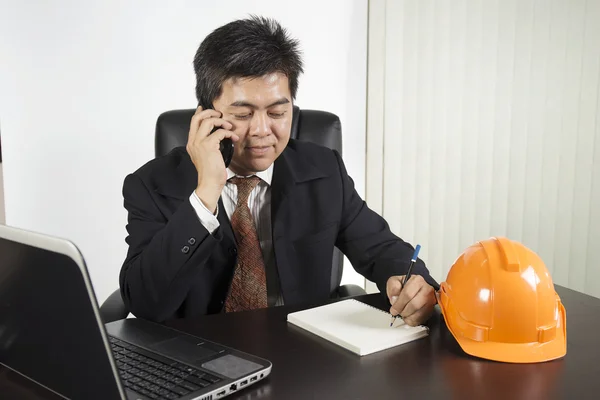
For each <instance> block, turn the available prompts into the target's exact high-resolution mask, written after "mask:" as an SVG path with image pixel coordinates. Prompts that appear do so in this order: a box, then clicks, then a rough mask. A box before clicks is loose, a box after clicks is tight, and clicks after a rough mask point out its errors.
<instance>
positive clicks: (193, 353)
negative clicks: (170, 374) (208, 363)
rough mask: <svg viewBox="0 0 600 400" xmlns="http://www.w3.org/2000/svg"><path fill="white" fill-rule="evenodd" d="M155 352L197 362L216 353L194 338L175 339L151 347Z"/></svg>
mask: <svg viewBox="0 0 600 400" xmlns="http://www.w3.org/2000/svg"><path fill="white" fill-rule="evenodd" d="M150 347H151V348H152V349H153V350H155V351H157V352H159V353H162V354H164V355H165V356H167V357H171V358H179V359H181V360H182V361H188V362H196V361H200V360H203V359H205V358H207V357H210V356H212V355H214V354H217V353H216V352H214V351H212V350H211V349H209V348H208V346H203V342H202V340H201V339H196V338H193V337H175V338H172V339H168V340H163V341H162V342H158V343H154V344H152V345H151V346H150Z"/></svg>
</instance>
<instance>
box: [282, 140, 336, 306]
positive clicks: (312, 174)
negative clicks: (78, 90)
mask: <svg viewBox="0 0 600 400" xmlns="http://www.w3.org/2000/svg"><path fill="white" fill-rule="evenodd" d="M294 142H295V141H294V140H290V144H288V147H286V149H285V150H284V151H283V153H282V154H281V155H280V156H279V157H278V158H277V159H276V160H275V164H274V168H273V181H272V183H271V229H272V236H273V251H274V253H275V265H276V267H277V271H278V274H279V281H280V284H281V290H282V294H283V296H284V301H287V300H288V299H289V298H290V296H294V295H295V293H294V290H296V284H297V283H298V282H297V279H295V278H294V274H293V272H292V270H293V263H294V262H295V260H292V259H291V258H290V257H294V255H293V254H290V252H289V251H288V249H289V246H290V232H292V230H293V227H291V226H289V222H290V221H291V218H290V213H291V212H293V207H294V204H296V203H297V202H301V201H303V200H304V201H306V199H303V198H299V197H300V196H299V195H301V192H300V191H299V190H298V188H299V187H300V186H301V185H302V184H304V183H307V182H309V181H311V180H314V179H319V178H322V177H325V176H327V175H326V174H324V173H323V172H322V171H320V170H319V169H318V168H316V167H315V166H314V165H313V164H312V162H311V161H310V160H309V159H307V158H306V157H304V156H302V155H301V154H299V153H298V152H297V151H296V146H295V143H294Z"/></svg>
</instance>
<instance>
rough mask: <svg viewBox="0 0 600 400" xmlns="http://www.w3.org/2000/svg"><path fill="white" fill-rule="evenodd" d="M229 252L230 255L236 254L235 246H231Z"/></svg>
mask: <svg viewBox="0 0 600 400" xmlns="http://www.w3.org/2000/svg"><path fill="white" fill-rule="evenodd" d="M230 253H231V254H232V255H236V254H237V248H235V247H232V248H231V250H230Z"/></svg>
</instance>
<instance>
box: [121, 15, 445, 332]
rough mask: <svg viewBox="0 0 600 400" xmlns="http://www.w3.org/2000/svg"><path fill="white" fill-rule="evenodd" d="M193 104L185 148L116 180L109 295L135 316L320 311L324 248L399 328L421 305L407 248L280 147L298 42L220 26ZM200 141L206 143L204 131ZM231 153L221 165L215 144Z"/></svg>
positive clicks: (265, 27)
mask: <svg viewBox="0 0 600 400" xmlns="http://www.w3.org/2000/svg"><path fill="white" fill-rule="evenodd" d="M194 69H195V72H196V78H197V84H196V96H197V98H198V101H199V103H200V104H201V105H205V106H208V107H204V108H203V107H198V109H197V111H196V113H195V115H194V116H193V118H192V120H191V123H190V130H189V138H188V143H187V146H186V147H185V148H178V149H175V150H173V151H172V152H171V153H169V154H168V155H166V156H164V157H160V158H158V159H155V160H153V161H150V162H149V163H147V164H146V165H144V166H143V167H141V168H140V169H139V170H137V171H136V172H135V173H133V174H130V175H129V176H127V177H126V179H125V182H124V186H123V196H124V204H125V208H126V209H127V211H128V225H127V230H128V233H129V235H128V237H127V243H128V244H129V251H128V254H127V257H126V259H125V262H124V264H123V267H122V270H121V275H120V284H121V293H122V297H123V299H124V301H125V303H126V304H127V306H128V307H129V309H130V310H131V312H132V313H133V314H134V315H136V316H138V317H141V318H146V319H150V320H154V321H159V322H162V321H165V320H167V319H170V318H175V317H191V316H195V315H202V314H207V313H217V312H222V311H224V312H234V311H241V310H249V309H255V308H261V307H267V306H273V305H280V304H300V303H304V302H314V301H325V300H327V299H328V298H329V295H330V278H331V268H332V253H333V248H334V246H337V247H338V248H339V249H340V250H341V251H342V252H344V253H345V254H346V256H347V257H348V259H349V260H350V261H351V263H352V265H353V266H354V268H355V269H356V270H357V271H358V272H359V273H361V274H362V275H364V276H365V277H366V278H367V279H369V280H371V281H374V282H376V283H377V285H378V287H379V288H380V290H381V291H382V293H385V294H386V295H387V297H388V299H389V300H390V303H391V304H392V308H391V312H392V314H393V315H396V314H398V313H399V314H400V315H401V316H402V317H403V318H404V320H405V321H406V322H407V323H408V324H410V325H416V324H420V323H422V322H424V321H425V320H426V319H427V318H429V316H430V315H431V313H432V310H433V307H434V305H435V302H436V300H435V295H434V287H435V288H437V287H438V286H437V283H436V282H435V281H434V280H433V279H432V278H431V276H430V275H429V272H428V270H427V268H426V267H425V265H424V263H423V262H422V261H421V260H419V261H418V263H417V264H416V265H415V267H414V268H413V273H414V275H412V276H411V278H410V279H409V281H408V282H407V284H406V286H405V287H404V288H403V289H402V290H401V283H400V282H401V279H402V278H403V274H405V273H406V270H407V267H408V263H409V261H410V258H411V256H412V252H413V248H412V247H411V246H410V245H409V244H407V243H405V242H404V241H402V240H401V239H399V238H398V237H396V236H394V235H393V234H392V233H391V232H390V230H389V227H388V225H387V223H386V222H385V221H384V220H383V219H382V218H381V217H380V216H379V215H377V214H376V213H374V212H373V211H371V210H370V209H369V208H368V207H367V205H366V204H365V202H364V201H363V200H361V198H360V197H359V196H358V194H357V192H356V191H355V189H354V184H353V181H352V179H351V178H350V177H349V176H348V174H347V173H346V169H345V167H344V163H343V161H342V159H341V157H340V155H339V154H338V153H337V152H335V151H332V150H330V149H327V148H324V147H320V146H317V145H314V144H310V143H303V142H297V141H295V140H291V139H290V131H291V123H292V104H293V101H294V99H295V96H296V91H297V88H298V76H299V75H300V74H301V73H302V61H301V57H300V54H299V51H298V43H297V42H296V41H295V40H292V39H290V38H289V37H288V35H287V33H286V31H285V30H284V29H282V28H281V26H280V25H279V24H278V23H277V22H275V21H272V20H268V19H264V18H257V17H253V18H249V19H245V20H238V21H234V22H231V23H229V24H227V25H224V26H222V27H220V28H218V29H216V30H215V31H214V32H212V33H211V34H210V35H209V36H207V37H206V39H205V40H204V41H203V42H202V44H201V45H200V47H199V49H198V51H197V53H196V56H195V59H194ZM215 128H216V129H217V130H216V131H214V133H211V132H212V131H213V130H214V129H215ZM224 139H231V140H232V141H233V143H234V154H233V158H232V161H231V164H230V165H229V167H228V168H226V167H225V164H224V160H223V156H222V155H221V152H220V151H219V145H220V142H221V141H223V140H224Z"/></svg>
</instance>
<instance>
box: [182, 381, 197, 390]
mask: <svg viewBox="0 0 600 400" xmlns="http://www.w3.org/2000/svg"><path fill="white" fill-rule="evenodd" d="M179 385H180V386H181V387H183V388H186V389H187V390H189V391H190V392H194V391H196V390H198V389H200V387H199V386H196V385H194V384H193V383H190V382H188V381H183V382H181V383H180V384H179Z"/></svg>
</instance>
